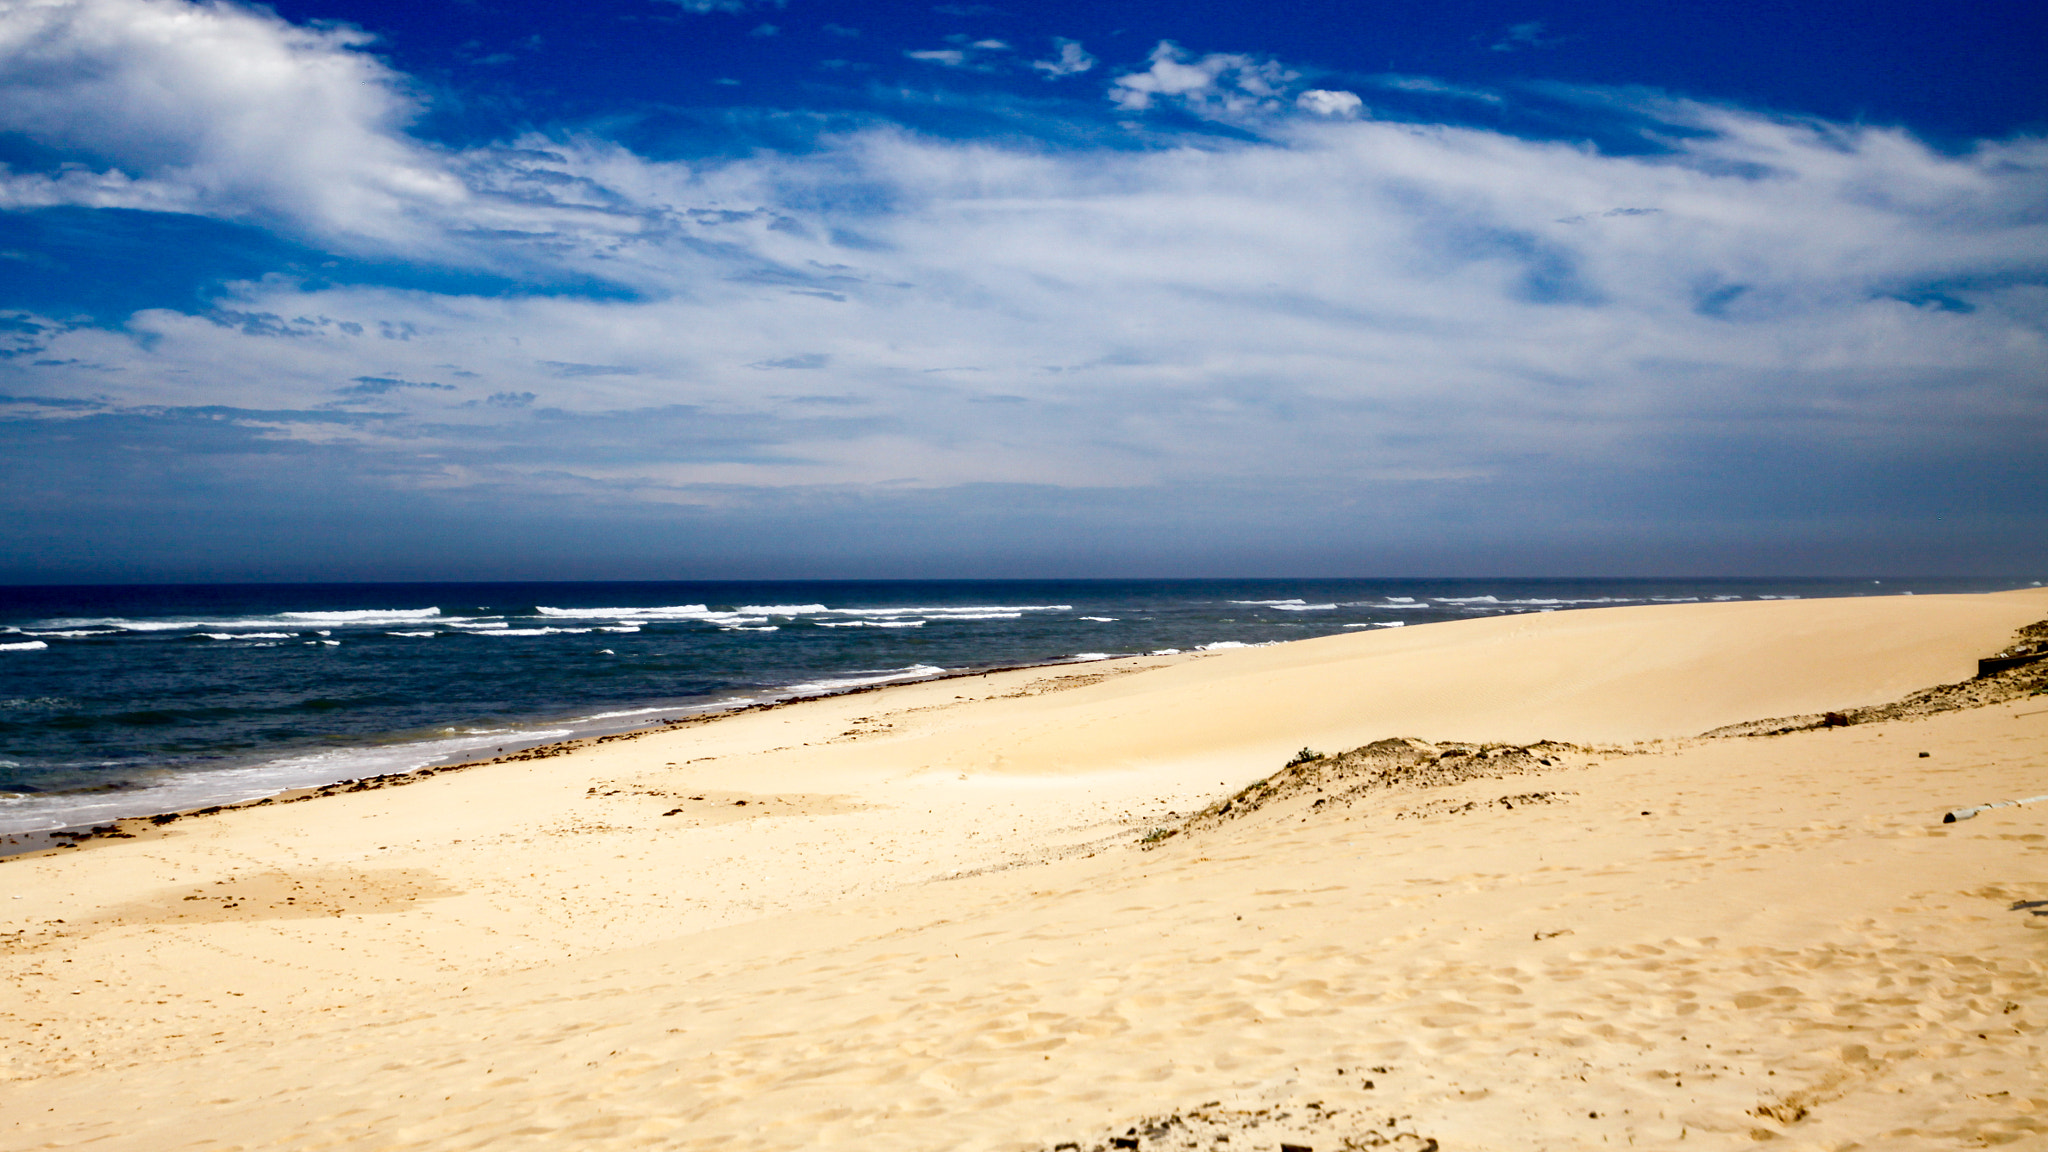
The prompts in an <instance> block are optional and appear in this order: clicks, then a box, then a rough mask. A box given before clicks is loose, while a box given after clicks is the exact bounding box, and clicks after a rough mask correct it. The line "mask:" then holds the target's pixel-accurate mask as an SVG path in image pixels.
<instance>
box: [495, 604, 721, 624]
mask: <svg viewBox="0 0 2048 1152" xmlns="http://www.w3.org/2000/svg"><path fill="white" fill-rule="evenodd" d="M534 612H535V613H536V614H538V615H541V616H563V617H568V618H570V619H574V620H594V619H606V620H617V621H620V622H621V623H623V622H625V621H627V620H694V619H697V618H699V617H703V616H708V615H711V614H712V612H711V608H710V606H709V605H705V604H670V605H666V606H664V607H657V608H543V607H536V608H534Z"/></svg>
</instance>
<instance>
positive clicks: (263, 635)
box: [199, 632, 298, 640]
mask: <svg viewBox="0 0 2048 1152" xmlns="http://www.w3.org/2000/svg"><path fill="white" fill-rule="evenodd" d="M199 635H201V636H204V637H206V638H207V639H208V640H289V639H291V638H292V637H294V636H297V635H298V633H297V632H201V633H199Z"/></svg>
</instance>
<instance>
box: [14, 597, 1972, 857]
mask: <svg viewBox="0 0 2048 1152" xmlns="http://www.w3.org/2000/svg"><path fill="white" fill-rule="evenodd" d="M2008 586H2010V584H2009V583H2007V584H2000V583H1998V582H1996V581H1971V580H1908V581H1891V580H1887V581H1883V582H1879V581H1876V580H1868V579H1864V580H1790V579H1788V580H1765V579H1756V580H1732V579H1723V580H1592V579H1570V580H1565V579H1561V580H1515V579H1500V580H1483V579H1460V580H1448V579H1446V580H1424V579H1418V580H1393V579H1389V580H1341V579H1333V580H1084V581H1059V580H1048V581H1037V580H1005V581H872V582H860V581H806V582H796V581H752V582H677V583H491V584H276V585H177V586H126V587H102V586H94V587H11V588H8V587H0V833H16V832H27V831H38V830H47V829H54V828H63V827H74V826H78V825H81V824H91V823H94V822H100V821H105V820H109V819H113V818H115V817H120V816H138V815H150V814H155V813H159V812H169V811H176V810H181V809H188V808H193V807H198V806H202V805H207V804H221V803H231V802H237V801H242V800H249V799H255V798H257V797H260V796H265V795H271V794H274V793H276V792H279V791H282V790H285V789H288V788H297V787H306V786H310V785H317V784H326V783H332V782H334V781H337V780H346V779H358V778H362V777H366V776H373V775H379V774H383V773H388V772H403V771H409V770H411V769H413V768H418V767H423V766H426V765H429V764H436V763H447V762H452V761H459V760H464V759H471V758H476V757H482V756H490V755H494V754H495V753H496V752H497V751H499V750H501V749H503V750H510V749H513V748H517V747H525V746H530V745H534V744H540V743H546V742H549V741H554V740H561V739H567V738H570V737H576V736H589V735H598V734H604V733H610V732H618V731H625V730H629V729H633V728H637V727H642V726H646V725H650V724H654V723H658V722H659V721H661V720H663V719H667V718H674V717H678V716H683V715H688V714H692V713H698V712H705V711H713V710H717V709H722V708H731V707H735V706H739V705H743V704H748V703H755V702H764V701H773V700H784V699H791V698H795V697H801V696H812V695H819V694H824V693H831V692H838V691H845V690H849V689H853V688H858V687H864V686H867V685H873V684H885V683H894V682H903V681H910V680H918V679H925V678H931V677H939V676H945V675H948V674H957V673H964V672H972V671H978V670H985V669H988V668H992V667H1006V666H1015V665H1036V664H1058V663H1067V662H1081V661H1089V660H1098V659H1103V658H1107V657H1111V656H1120V655H1135V654H1142V653H1153V652H1172V651H1194V650H1200V649H1211V650H1213V649H1218V648H1229V647H1239V646H1246V645H1254V644H1271V643H1277V642H1282V641H1287V640H1299V639H1304V638H1306V637H1311V636H1323V635H1329V634H1332V633H1339V632H1346V631H1351V630H1362V629H1374V628H1398V627H1410V626H1414V625H1419V624H1427V623H1432V622H1436V621H1442V620H1458V619H1469V618H1471V617H1475V616H1484V615H1492V614H1499V613H1511V612H1544V611H1555V610H1558V609H1565V608H1593V607H1601V606H1618V605H1628V604H1649V603H1682V602H1696V601H1708V600H1753V599H1769V598H1789V597H1820V596H1863V595H1895V594H1912V593H1918V594H1928V593H1938V592H1978V591H1990V590H1993V589H1996V588H1999V587H2008Z"/></svg>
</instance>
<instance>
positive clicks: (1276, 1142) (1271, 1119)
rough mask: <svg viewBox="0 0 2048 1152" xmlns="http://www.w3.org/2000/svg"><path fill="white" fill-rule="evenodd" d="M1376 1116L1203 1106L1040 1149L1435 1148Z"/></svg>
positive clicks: (1356, 1151) (1387, 1151)
mask: <svg viewBox="0 0 2048 1152" xmlns="http://www.w3.org/2000/svg"><path fill="white" fill-rule="evenodd" d="M1376 1120H1377V1117H1373V1116H1368V1115H1365V1114H1360V1113H1353V1112H1350V1111H1347V1110H1346V1109H1342V1108H1335V1109H1325V1108H1324V1107H1323V1106H1322V1105H1321V1104H1307V1105H1304V1106H1301V1107H1298V1108H1287V1109H1278V1108H1261V1109H1258V1110H1257V1111H1247V1110H1242V1109H1234V1108H1224V1107H1221V1106H1220V1105H1215V1104H1205V1105H1202V1106H1201V1107H1199V1108H1191V1109H1188V1110H1186V1111H1182V1112H1171V1113H1168V1114H1166V1115H1164V1116H1150V1117H1147V1118H1145V1119H1143V1120H1140V1121H1138V1122H1137V1123H1135V1124H1127V1125H1125V1126H1124V1127H1123V1128H1121V1129H1119V1130H1116V1131H1111V1132H1105V1133H1102V1134H1100V1135H1097V1136H1092V1137H1089V1138H1088V1139H1085V1140H1063V1141H1061V1142H1059V1143H1057V1144H1052V1145H1048V1146H1046V1147H1045V1148H1044V1149H1042V1152H1117V1150H1118V1149H1124V1148H1129V1149H1136V1150H1141V1152H1151V1150H1153V1149H1158V1150H1160V1152H1167V1150H1178V1149H1206V1150H1222V1152H1364V1150H1366V1149H1373V1150H1377V1152H1437V1142H1436V1141H1435V1140H1432V1139H1430V1138H1429V1137H1427V1136H1421V1135H1418V1134H1416V1133H1414V1132H1409V1131H1403V1130H1402V1129H1401V1127H1400V1124H1399V1122H1398V1120H1397V1119H1396V1118H1392V1117H1389V1118H1388V1119H1387V1120H1386V1122H1385V1123H1384V1124H1379V1123H1376Z"/></svg>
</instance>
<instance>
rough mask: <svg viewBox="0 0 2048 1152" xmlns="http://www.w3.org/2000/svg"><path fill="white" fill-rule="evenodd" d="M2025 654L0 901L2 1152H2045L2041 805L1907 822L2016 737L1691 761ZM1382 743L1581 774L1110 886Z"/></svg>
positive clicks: (1395, 804)
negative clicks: (1464, 746)
mask: <svg viewBox="0 0 2048 1152" xmlns="http://www.w3.org/2000/svg"><path fill="white" fill-rule="evenodd" d="M2044 617H2048V593H2044V592H2041V591H2026V592H2017V593H2006V594H2000V595H1994V596H1975V597H1921V598H1905V597H1899V598H1873V599H1859V600H1846V601H1812V602H1772V603H1762V604H1757V603H1734V604H1709V605H1681V606H1668V607H1656V608H1647V609H1634V608H1629V609H1602V610H1594V611H1582V612H1558V613H1553V614H1543V615H1537V616H1516V617H1501V618H1494V619H1487V620H1479V621H1472V622H1464V623H1457V624H1442V625H1431V626H1427V627H1417V628H1408V629H1401V630H1397V631H1396V630H1390V631H1380V632H1374V633H1372V634H1369V635H1357V636H1344V637H1334V638H1330V639H1325V640H1316V641H1308V642H1304V643H1300V644H1292V645H1285V646H1280V647H1274V648H1266V649H1257V650H1240V651H1231V652H1221V653H1215V654H1208V655H1203V656H1200V657H1168V658H1151V659H1145V660H1136V661H1122V662H1113V663H1105V664H1099V665H1088V666H1084V667H1078V668H1074V667H1069V668H1060V669H1040V670H1026V671H1018V672H1009V673H999V674H993V675H990V676H987V677H973V678H967V679H960V680H948V681H939V682H934V683H929V684H921V685H909V686H902V687H897V688H892V689H888V690H885V691H878V692H873V693H865V694H861V695H857V696H850V697H842V698H835V699H830V700H824V701H817V702H811V703H806V704H802V705H796V706H791V707H785V708H779V709H773V710H764V711H759V712H752V713H747V714H743V715H738V716H733V717H730V718H727V719H724V720H720V721H717V722H715V723H710V724H704V725H698V726H693V727H690V728H686V729H681V730H677V731H673V732H667V733H661V734H657V735H651V736H648V737H644V738H641V739H637V740H630V741H618V742H614V743H609V744H605V745H602V746H599V747H594V748H589V749H585V750H583V751H579V752H577V753H575V754H573V755H568V756H562V757H556V758H552V759H546V760H535V761H526V762H519V763H511V764H497V765H491V766H488V767H484V768H478V769H474V770H470V771H465V772H459V773H452V774H447V775H442V776H437V777H435V778H433V779H431V780H427V781H425V782H422V783H418V784H413V785H410V786H407V787H403V788H389V789H384V790H380V791H370V792H363V793H353V794H346V795H341V796H336V797H333V798H329V799H322V800H318V801H314V802H309V803H300V804H280V805H271V806H266V807H259V808H253V809H245V810H240V811H234V812H229V813H224V814H222V815H220V816H218V817H214V818H210V819H205V820H187V821H180V822H178V823H176V824H173V825H170V826H168V828H167V829H165V830H164V831H163V832H162V833H161V834H155V835H151V836H145V837H139V838H137V839H134V840H125V841H115V842H111V843H94V844H91V845H88V846H87V847H84V848H81V849H77V850H73V851H67V852H60V853H57V854H53V855H48V856H42V857H36V858H27V859H17V860H13V861H8V862H0V890H4V891H5V892H6V893H7V894H8V897H7V898H6V899H4V900H0V905H5V906H4V907H0V948H4V955H0V970H4V971H5V973H6V977H7V981H8V985H7V986H8V988H9V989H10V996H9V1000H8V1002H7V1003H5V1004H0V1014H4V1019H5V1022H6V1027H5V1030H4V1031H5V1037H6V1040H5V1044H4V1047H0V1053H4V1056H0V1059H4V1061H5V1063H4V1064H0V1069H4V1075H6V1076H7V1077H9V1079H7V1080H5V1081H0V1147H6V1148H10V1149H14V1148H20V1149H29V1148H60V1147H61V1148H74V1147H94V1148H107V1149H131V1148H132V1149H143V1148H148V1149H168V1148H187V1147H189V1148H202V1147H204V1148H210V1149H227V1148H249V1149H257V1148H266V1149H267V1148H291V1149H316V1148H319V1149H324V1148H347V1149H379V1148H393V1149H397V1148H437V1149H438V1148H448V1149H454V1148H474V1147H481V1146H484V1145H489V1146H491V1147H493V1148H498V1147H513V1148H517V1147H533V1148H550V1149H553V1148H568V1147H573V1148H579V1149H581V1148H593V1149H608V1148H646V1147H658V1148H679V1149H682V1148H706V1149H709V1148H764V1149H765V1148H796V1147H805V1148H841V1147H844V1148H878V1149H879V1148H888V1149H956V1148H986V1149H1020V1150H1021V1149H1035V1148H1047V1149H1050V1148H1053V1147H1055V1146H1057V1145H1058V1144H1060V1143H1062V1142H1072V1143H1074V1144H1076V1145H1077V1146H1079V1147H1082V1148H1094V1147H1109V1146H1111V1141H1112V1140H1114V1139H1129V1140H1135V1141H1137V1142H1138V1146H1140V1147H1146V1148H1151V1147H1162V1148H1163V1147H1228V1148H1233V1149H1238V1150H1240V1152H1241V1150H1243V1149H1247V1148H1251V1149H1261V1150H1264V1149H1277V1148H1279V1146H1280V1145H1281V1143H1283V1142H1285V1143H1291V1144H1297V1145H1306V1146H1309V1147H1311V1148H1314V1149H1317V1150H1319V1152H1327V1150H1329V1149H1336V1148H1341V1147H1346V1146H1352V1147H1405V1148H1424V1147H1427V1146H1428V1143H1429V1142H1430V1141H1432V1140H1434V1141H1437V1142H1438V1143H1439V1144H1440V1146H1441V1147H1442V1148H1445V1149H1510V1148H1513V1149H1529V1148H1538V1149H1540V1148H1557V1149H1564V1148H1582V1147H1591V1146H1595V1145H1600V1144H1612V1145H1615V1146H1626V1145H1629V1144H1630V1143H1633V1144H1635V1145H1637V1146H1641V1147H1670V1146H1677V1145H1678V1142H1680V1141H1683V1142H1684V1146H1685V1147H1691V1146H1693V1145H1694V1144H1696V1143H1697V1144H1699V1145H1700V1146H1703V1147H1715V1146H1723V1145H1747V1144H1751V1143H1754V1142H1755V1141H1756V1140H1758V1139H1764V1138H1776V1139H1780V1140H1783V1141H1784V1142H1786V1145H1787V1146H1792V1147H1812V1148H1848V1147H1853V1146H1862V1147H1873V1148H1875V1147H1929V1148H1934V1147H1955V1146H1963V1145H1968V1146H1976V1145H1980V1144H1984V1143H2015V1144H2018V1145H2022V1146H2024V1145H2026V1144H2029V1143H2034V1144H2048V1087H2044V1085H2043V1082H2042V1078H2041V1076H2040V1075H2039V1072H2038V1070H2039V1069H2041V1068H2043V1067H2048V1046H2044V1042H2043V1032H2042V1029H2043V1026H2044V1024H2048V1015H2044V1009H2043V1008H2042V1007H2041V1000H2042V992H2043V991H2044V987H2048V915H2043V913H2048V903H2041V902H2043V901H2048V828H2044V826H2043V825H2044V822H2048V811H2044V810H2043V809H2044V808H2048V805H2037V806H2032V807H2021V808H2008V809H1999V810H1994V811H1989V812H1985V813H1983V814H1982V815H1979V816H1978V817H1976V818H1975V819H1972V820H1968V821H1965V822H1962V823H1958V824H1952V825H1943V824H1941V822H1940V820H1941V814H1942V813H1943V812H1945V811H1947V810H1949V809H1951V808H1954V807H1957V806H1960V805H1964V804H1971V803H1981V802H1984V801H1988V800H1994V799H2000V798H2006V797H2011V796H2024V795H2035V794H2039V793H2042V792H2048V777H2044V776H2043V775H2042V773H2043V771H2044V768H2043V765H2048V696H2044V697H2034V698H2032V699H2030V700H2029V699H2021V700H2015V701H2011V702H2008V703H2004V704H1999V705H1995V706H1991V707H1986V708H1979V709H1973V710H1969V711H1959V712H1951V713H1947V714H1943V715H1938V716H1933V717H1930V718H1926V719H1920V720H1912V721H1894V722H1886V723H1876V724H1868V725H1857V726H1854V727H1850V728H1841V729H1831V730H1815V731H1806V732H1798V733H1793V734H1790V735H1784V736H1776V737H1768V738H1746V739H1714V740H1703V739H1698V738H1696V736H1697V734H1698V733H1701V732H1703V731H1706V730H1708V729H1711V728H1716V727H1719V726H1722V725H1725V724H1730V723H1735V722H1738V721H1743V720H1748V719H1753V718H1758V717H1763V716H1776V715H1788V714H1794V713H1804V712H1814V711H1821V710H1827V709H1839V708H1847V707H1853V706H1858V705H1867V704H1875V703H1881V702H1883V701H1885V700H1889V699H1893V698H1896V697H1898V696H1900V695H1903V694H1904V693H1906V692H1908V691H1910V690H1912V689H1915V688H1919V687H1923V686H1925V685H1928V684H1932V683H1936V682H1941V681H1948V680H1957V679H1961V678H1964V677H1967V676H1968V675H1970V674H1971V673H1972V672H1973V671H1974V667H1975V665H1974V661H1975V660H1976V658H1977V657H1979V656H1983V655H1987V654H1989V653H1990V652H1992V651H1994V650H1996V649H1997V648H1999V647H2000V646H2001V645H2003V644H2004V642H2005V641H2006V639H2007V638H2008V636H2009V635H2010V634H2011V633H2012V632H2013V630H2014V629H2016V628H2017V627H2019V626H2021V625H2023V624H2027V623H2030V622H2033V621H2036V620H2040V619H2042V618H2044ZM1394 735H1406V736H1414V737H1419V738H1422V739H1424V740H1430V741H1444V740H1468V741H1475V742H1477V741H1519V742H1526V741H1532V740H1536V739H1543V738H1548V739H1553V740H1559V741H1568V742H1570V743H1572V744H1573V745H1575V746H1576V747H1575V748H1574V749H1573V750H1571V751H1569V752H1564V753H1558V754H1556V755H1551V756H1546V757H1545V759H1549V760H1551V763H1549V764H1540V763H1521V762H1517V763H1515V764H1513V765H1510V764H1509V762H1508V761H1506V760H1502V761H1499V762H1498V767H1499V768H1500V771H1501V772H1507V771H1508V770H1509V768H1510V767H1512V768H1514V769H1515V770H1514V771H1513V773H1512V774H1498V773H1495V774H1489V772H1488V771H1487V770H1484V769H1482V770H1478V771H1474V772H1471V773H1469V774H1467V775H1466V776H1465V777H1464V778H1462V779H1461V780H1460V781H1459V782H1457V783H1453V784H1449V785H1447V786H1437V787H1427V788H1422V787H1413V786H1401V787H1389V788H1381V789H1377V790H1374V791H1370V792H1365V793H1360V794H1358V795H1356V796H1352V797H1348V798H1346V797H1336V799H1337V800H1338V802H1332V801H1333V797H1334V796H1335V792H1334V790H1333V789H1328V788H1326V789H1325V791H1324V792H1322V793H1317V792H1315V791H1313V790H1306V791H1302V792H1300V793H1298V794H1295V795H1291V796H1287V797H1285V798H1283V799H1280V800H1278V801H1276V802H1274V803H1271V804H1268V805H1266V806H1264V807H1261V808H1259V809H1257V810H1256V811H1253V812H1251V813H1250V814H1249V815H1244V816H1242V817H1236V818H1230V819H1225V820H1220V821H1210V822H1208V825H1207V826H1202V827H1198V828H1195V829H1194V830H1190V831H1186V832H1184V833H1182V834H1180V835H1176V836H1174V837H1172V838H1170V839H1166V840H1164V841H1163V842H1158V843H1155V844H1154V845H1153V846H1151V847H1149V848H1141V847H1140V846H1138V844H1137V841H1138V840H1139V839H1140V838H1141V837H1142V836H1144V835H1145V834H1146V833H1147V831H1148V830H1151V829H1154V828H1169V827H1181V826H1183V822H1184V821H1185V819H1186V818H1187V817H1188V816H1189V815H1191V814H1192V813H1194V812H1195V811H1196V810H1198V809H1200V808H1202V807H1203V806H1204V805H1206V804H1208V803H1210V802H1211V801H1213V800H1215V799H1217V798H1219V797H1220V796H1222V795H1226V794H1228V793H1231V792H1234V791H1235V790H1236V789H1238V788H1240V787H1242V786H1244V785H1245V784H1247V783H1249V782H1251V781H1252V780H1255V779H1258V778H1262V777H1266V776H1268V775H1269V774H1271V773H1272V772H1273V771H1274V770H1275V769H1277V768H1278V767H1279V766H1280V764H1281V763H1282V762H1284V761H1285V760H1286V759H1287V757H1288V755H1289V754H1291V753H1292V752H1294V751H1295V750H1296V749H1298V748H1300V747H1302V746H1303V745H1310V746H1314V747H1317V748H1322V749H1325V750H1337V749H1342V748H1349V747H1354V746H1357V745H1361V744H1365V743H1368V742H1370V741H1373V740H1377V739H1380V738H1383V737H1388V736H1394ZM1638 742H1641V743H1638ZM1923 752H1925V753H1927V754H1928V755H1926V756H1925V757H1923V756H1921V755H1920V754H1921V753H1923ZM741 801H745V803H741ZM1318 801H1322V803H1320V804H1318ZM1226 1134H1227V1135H1229V1136H1230V1141H1229V1142H1228V1143H1227V1144H1219V1143H1216V1142H1215V1140H1216V1137H1218V1136H1220V1135H1226ZM1347 1141H1348V1142H1349V1143H1348V1145H1347Z"/></svg>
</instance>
